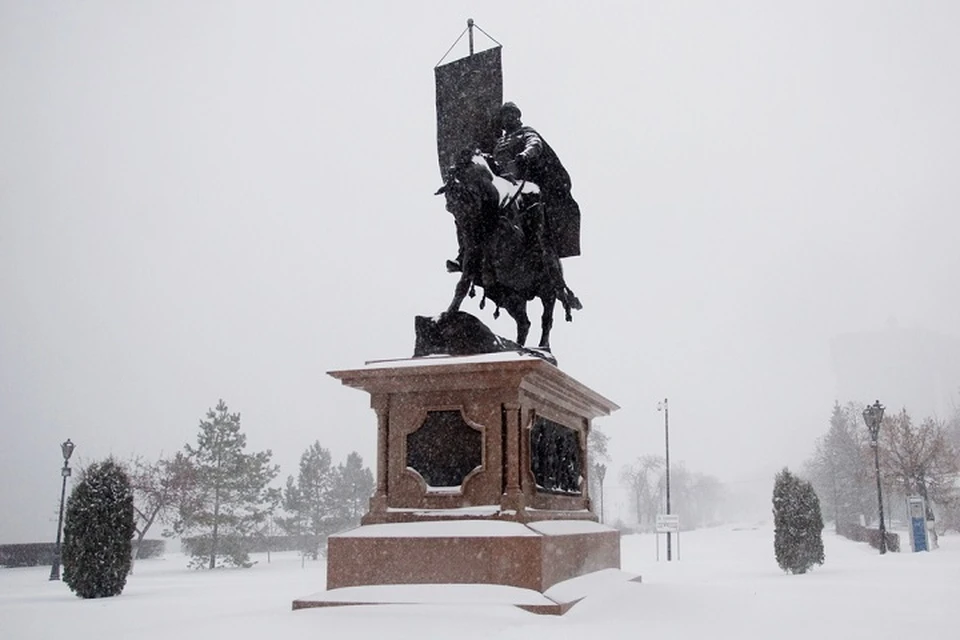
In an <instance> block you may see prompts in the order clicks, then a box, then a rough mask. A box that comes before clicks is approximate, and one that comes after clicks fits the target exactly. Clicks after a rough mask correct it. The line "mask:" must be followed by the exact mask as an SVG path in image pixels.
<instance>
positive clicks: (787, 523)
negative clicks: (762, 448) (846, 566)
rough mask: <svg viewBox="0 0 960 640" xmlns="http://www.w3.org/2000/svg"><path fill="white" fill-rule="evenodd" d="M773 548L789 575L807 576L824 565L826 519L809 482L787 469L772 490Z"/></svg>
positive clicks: (776, 480) (779, 476) (778, 560)
mask: <svg viewBox="0 0 960 640" xmlns="http://www.w3.org/2000/svg"><path fill="white" fill-rule="evenodd" d="M773 523H774V536H773V548H774V555H775V556H776V558H777V564H778V565H780V568H781V569H783V570H784V571H788V572H790V573H806V572H807V571H808V570H809V569H810V568H811V567H812V566H813V565H815V564H823V562H824V555H823V516H822V515H821V513H820V501H819V499H817V494H816V492H815V491H814V490H813V485H811V484H810V483H809V482H806V481H804V480H801V479H799V478H797V477H796V476H795V475H793V474H792V473H790V471H789V470H788V469H787V468H786V467H784V469H783V471H781V472H780V473H778V474H777V477H776V479H775V482H774V486H773Z"/></svg>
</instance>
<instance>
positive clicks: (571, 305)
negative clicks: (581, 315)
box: [557, 285, 583, 322]
mask: <svg viewBox="0 0 960 640" xmlns="http://www.w3.org/2000/svg"><path fill="white" fill-rule="evenodd" d="M557 297H558V298H559V299H560V304H562V305H563V318H564V320H566V321H567V322H573V310H574V309H576V310H577V311H579V310H580V309H583V304H581V302H580V298H578V297H577V294H575V293H574V292H573V289H571V288H570V287H568V286H567V285H563V287H562V288H561V290H560V295H558V296H557Z"/></svg>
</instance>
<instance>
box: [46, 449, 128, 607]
mask: <svg viewBox="0 0 960 640" xmlns="http://www.w3.org/2000/svg"><path fill="white" fill-rule="evenodd" d="M63 533H64V538H63V581H64V582H66V583H67V585H68V586H69V587H70V589H72V590H73V592H74V593H76V594H77V595H78V596H80V597H81V598H106V597H110V596H115V595H119V594H120V593H121V592H122V591H123V587H124V585H126V583H127V573H128V572H129V571H130V563H131V561H132V552H133V543H132V540H133V533H134V521H133V490H132V489H131V488H130V479H129V478H128V477H127V474H126V472H125V471H124V470H123V468H122V467H121V466H120V465H119V464H117V463H116V462H115V461H114V460H112V459H107V460H105V461H103V462H100V463H94V464H92V465H90V466H89V467H88V468H87V469H86V471H84V473H83V477H82V478H81V480H80V482H79V483H78V484H77V486H76V487H74V489H73V492H72V493H71V494H70V499H69V500H68V501H67V514H66V519H65V520H64V530H63Z"/></svg>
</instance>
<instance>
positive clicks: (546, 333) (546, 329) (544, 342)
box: [540, 294, 557, 351]
mask: <svg viewBox="0 0 960 640" xmlns="http://www.w3.org/2000/svg"><path fill="white" fill-rule="evenodd" d="M540 302H542V303H543V315H542V316H541V317H540V348H541V349H546V350H547V351H550V330H551V329H553V308H554V306H555V305H556V303H557V297H556V296H555V295H552V294H551V295H548V296H544V297H542V298H540Z"/></svg>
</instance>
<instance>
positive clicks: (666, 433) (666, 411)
mask: <svg viewBox="0 0 960 640" xmlns="http://www.w3.org/2000/svg"><path fill="white" fill-rule="evenodd" d="M657 411H663V439H664V443H665V445H666V450H667V457H666V462H667V465H666V467H667V468H666V475H667V515H670V407H669V405H668V403H667V399H666V398H664V399H663V402H658V403H657ZM670 536H671V534H670V532H669V531H668V532H667V562H670Z"/></svg>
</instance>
